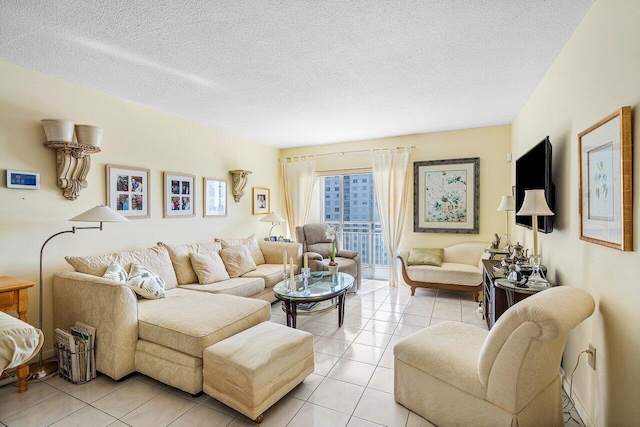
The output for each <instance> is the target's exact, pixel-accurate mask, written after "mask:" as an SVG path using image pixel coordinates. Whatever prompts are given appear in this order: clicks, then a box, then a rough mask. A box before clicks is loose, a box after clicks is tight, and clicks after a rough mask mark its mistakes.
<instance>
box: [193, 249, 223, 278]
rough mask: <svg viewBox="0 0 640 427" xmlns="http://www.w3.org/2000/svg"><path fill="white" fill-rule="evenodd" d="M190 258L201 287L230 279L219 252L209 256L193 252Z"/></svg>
mask: <svg viewBox="0 0 640 427" xmlns="http://www.w3.org/2000/svg"><path fill="white" fill-rule="evenodd" d="M189 258H190V259H191V265H192V266H193V269H194V270H195V272H196V274H197V275H198V282H200V284H201V285H204V284H207V283H215V282H220V281H221V280H227V279H229V273H228V272H227V270H226V269H225V267H224V263H223V262H222V258H220V255H218V253H217V252H212V253H210V254H207V255H203V254H197V253H194V252H192V253H190V254H189Z"/></svg>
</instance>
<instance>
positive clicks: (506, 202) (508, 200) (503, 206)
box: [498, 196, 516, 249]
mask: <svg viewBox="0 0 640 427" xmlns="http://www.w3.org/2000/svg"><path fill="white" fill-rule="evenodd" d="M498 210H499V211H505V212H506V213H507V228H506V229H505V231H506V233H505V235H504V240H505V242H504V249H509V246H511V236H510V235H509V211H515V210H516V204H515V202H514V201H513V196H502V200H501V201H500V206H498Z"/></svg>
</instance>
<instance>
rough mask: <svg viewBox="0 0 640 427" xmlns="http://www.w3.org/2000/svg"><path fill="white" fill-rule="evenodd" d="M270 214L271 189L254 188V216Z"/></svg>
mask: <svg viewBox="0 0 640 427" xmlns="http://www.w3.org/2000/svg"><path fill="white" fill-rule="evenodd" d="M268 213H269V189H268V188H260V187H253V214H254V215H262V214H268Z"/></svg>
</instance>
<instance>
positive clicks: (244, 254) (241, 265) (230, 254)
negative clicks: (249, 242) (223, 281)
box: [220, 245, 256, 277]
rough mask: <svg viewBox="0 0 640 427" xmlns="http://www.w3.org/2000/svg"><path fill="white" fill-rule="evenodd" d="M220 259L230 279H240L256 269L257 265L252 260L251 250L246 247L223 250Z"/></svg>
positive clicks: (240, 246)
mask: <svg viewBox="0 0 640 427" xmlns="http://www.w3.org/2000/svg"><path fill="white" fill-rule="evenodd" d="M220 258H222V262H224V266H225V268H226V269H227V271H228V272H229V276H230V277H240V276H242V275H243V274H245V273H248V272H250V271H253V270H255V269H256V263H255V262H254V261H253V258H251V254H250V253H249V248H247V246H246V245H239V246H233V247H231V248H227V249H222V250H221V251H220Z"/></svg>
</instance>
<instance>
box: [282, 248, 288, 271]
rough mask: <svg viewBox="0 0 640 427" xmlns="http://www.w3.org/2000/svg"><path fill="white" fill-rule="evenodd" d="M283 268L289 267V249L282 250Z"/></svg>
mask: <svg viewBox="0 0 640 427" xmlns="http://www.w3.org/2000/svg"><path fill="white" fill-rule="evenodd" d="M282 269H283V270H286V269H287V251H282Z"/></svg>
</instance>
